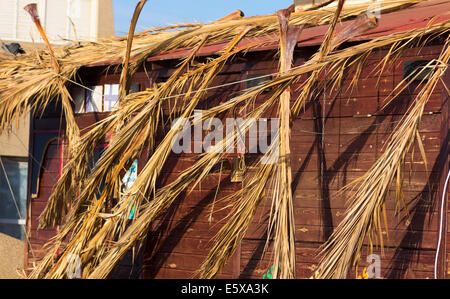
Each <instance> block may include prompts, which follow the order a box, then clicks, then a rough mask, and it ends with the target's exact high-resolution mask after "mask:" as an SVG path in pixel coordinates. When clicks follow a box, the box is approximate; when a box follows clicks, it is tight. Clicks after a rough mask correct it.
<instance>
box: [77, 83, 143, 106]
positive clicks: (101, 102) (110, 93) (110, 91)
mask: <svg viewBox="0 0 450 299" xmlns="http://www.w3.org/2000/svg"><path fill="white" fill-rule="evenodd" d="M119 87H120V85H119V84H103V85H96V86H88V89H85V88H82V87H80V86H74V87H73V88H72V90H71V94H72V97H73V100H74V101H75V113H76V114H80V113H90V112H110V111H114V110H115V109H116V108H117V102H118V101H119ZM139 90H140V84H137V83H135V84H132V85H131V87H130V93H135V92H139Z"/></svg>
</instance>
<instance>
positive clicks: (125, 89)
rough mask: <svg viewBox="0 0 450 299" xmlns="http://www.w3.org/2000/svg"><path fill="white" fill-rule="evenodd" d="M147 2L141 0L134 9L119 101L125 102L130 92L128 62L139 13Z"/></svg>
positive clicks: (121, 77) (121, 78) (121, 76)
mask: <svg viewBox="0 0 450 299" xmlns="http://www.w3.org/2000/svg"><path fill="white" fill-rule="evenodd" d="M146 2H147V0H141V1H139V3H138V4H137V5H136V8H135V9H134V14H133V17H132V18H131V24H130V30H129V32H128V38H127V50H126V53H125V59H124V61H123V69H122V74H121V75H120V90H119V102H123V100H124V99H125V96H126V95H127V94H128V91H129V89H130V84H131V76H130V74H129V72H128V67H129V65H128V64H129V63H130V58H131V57H130V56H131V48H132V47H133V38H134V33H135V30H136V24H137V21H138V20H139V15H140V14H141V11H142V9H143V8H144V5H145V3H146Z"/></svg>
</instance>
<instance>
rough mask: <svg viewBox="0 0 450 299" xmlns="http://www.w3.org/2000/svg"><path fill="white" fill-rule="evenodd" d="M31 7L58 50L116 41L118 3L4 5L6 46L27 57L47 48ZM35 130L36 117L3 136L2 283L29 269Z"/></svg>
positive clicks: (50, 0)
mask: <svg viewBox="0 0 450 299" xmlns="http://www.w3.org/2000/svg"><path fill="white" fill-rule="evenodd" d="M30 3H37V5H38V10H39V16H40V19H41V23H42V25H43V27H44V29H45V31H46V33H47V35H48V38H49V40H50V42H51V43H52V44H54V45H58V44H64V43H67V41H65V40H90V41H96V40H99V39H102V38H109V37H112V36H114V14H113V5H112V0H0V39H1V40H2V41H3V42H5V43H10V42H18V43H20V44H21V45H22V47H23V48H24V49H25V51H28V50H29V49H32V48H44V47H45V46H44V45H43V44H42V42H43V41H42V39H41V37H40V35H39V33H38V31H37V30H36V28H35V25H34V23H33V22H32V21H31V18H30V16H29V15H28V13H27V12H26V11H25V10H24V9H23V8H24V7H25V6H26V5H28V4H30ZM1 51H2V49H1V48H0V52H1ZM3 57H5V56H3ZM0 59H4V58H2V57H0ZM29 127H30V117H29V116H28V115H24V116H23V117H22V119H20V120H18V121H17V126H14V128H12V130H11V131H10V132H3V134H1V135H0V279H2V278H16V277H17V274H16V271H15V270H16V269H21V268H23V261H24V259H23V252H24V251H23V243H24V240H25V211H26V204H27V197H26V194H27V192H26V191H27V183H28V159H29V151H28V143H29V142H28V141H29ZM33 158H34V157H33V156H32V158H31V159H33ZM21 248H22V249H21Z"/></svg>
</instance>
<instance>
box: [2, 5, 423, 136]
mask: <svg viewBox="0 0 450 299" xmlns="http://www.w3.org/2000/svg"><path fill="white" fill-rule="evenodd" d="M422 1H424V0H414V1H406V0H405V1H382V2H381V7H382V12H383V11H391V10H395V9H400V8H403V7H404V6H405V5H412V4H415V3H420V2H422ZM366 10H367V5H359V6H351V7H348V8H345V9H344V10H343V13H342V19H343V20H346V19H352V18H355V17H356V16H358V15H360V14H361V13H362V12H364V11H366ZM333 15H334V10H329V9H327V7H324V8H323V9H321V10H312V11H304V12H298V13H294V14H293V17H292V20H291V22H292V24H293V25H304V26H305V27H311V26H317V25H323V24H327V23H329V22H330V20H331V19H332V17H333ZM246 26H252V30H251V31H250V32H248V34H247V36H248V37H254V38H257V37H262V36H267V35H269V34H272V33H275V32H277V30H278V24H277V18H276V16H275V15H273V16H258V17H250V18H243V19H239V20H231V21H227V22H220V23H212V24H194V25H192V26H189V24H187V25H184V26H183V27H185V28H186V29H181V30H172V29H174V28H173V27H170V28H160V29H159V30H154V31H152V32H149V31H147V32H144V33H141V34H136V35H135V37H134V39H133V47H132V49H131V54H130V56H131V57H133V60H132V61H131V63H130V66H129V70H128V74H129V76H132V75H133V74H134V73H135V71H136V70H137V69H138V68H139V67H140V66H141V65H142V63H143V62H144V61H145V59H146V58H147V57H150V56H153V55H156V54H160V53H163V52H167V51H172V50H175V49H179V48H189V47H195V46H196V44H197V42H198V37H199V36H204V35H207V36H208V37H209V38H208V40H209V42H211V43H215V42H223V41H229V40H232V39H233V37H234V36H236V35H237V34H239V32H241V31H242V30H243V28H244V27H246ZM164 30H165V31H164ZM126 42H127V41H126V40H125V39H123V38H117V39H110V40H102V41H101V42H83V43H76V44H75V45H73V46H68V47H65V48H62V49H57V50H56V51H55V56H56V58H57V60H58V63H59V66H60V72H59V73H58V74H55V73H54V71H51V70H50V69H49V67H48V65H49V64H51V60H52V58H51V54H49V53H47V52H33V53H30V54H27V55H22V56H21V57H20V58H17V59H14V60H9V59H7V60H1V61H0V69H1V70H2V74H1V75H0V76H1V78H2V80H1V81H0V98H1V100H0V112H2V113H1V114H0V129H1V130H3V129H6V128H7V127H9V126H11V125H12V124H13V122H14V120H15V119H16V118H17V117H19V116H20V115H22V114H24V113H27V112H29V111H33V112H37V111H39V110H42V109H44V108H45V107H47V106H48V105H49V104H50V103H52V101H53V100H54V99H55V98H56V97H57V96H58V95H59V94H60V86H59V83H58V82H59V80H60V79H61V78H62V79H64V81H65V80H74V79H76V73H77V71H78V70H79V69H80V68H81V67H83V66H88V65H92V64H95V63H98V62H99V61H112V62H114V61H116V62H117V63H120V60H121V59H122V58H123V57H124V56H126V55H125V53H126V50H124V48H126Z"/></svg>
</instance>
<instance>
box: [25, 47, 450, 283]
mask: <svg viewBox="0 0 450 299" xmlns="http://www.w3.org/2000/svg"><path fill="white" fill-rule="evenodd" d="M441 49H442V47H441V46H429V47H425V48H423V49H421V50H420V51H419V50H418V49H412V50H406V51H405V52H403V54H402V57H401V58H399V59H398V60H397V61H396V62H392V63H389V64H388V65H387V66H386V68H385V70H384V72H383V74H382V75H381V78H380V81H379V85H377V82H378V77H377V76H376V74H375V73H374V72H373V70H374V69H376V67H377V64H378V63H379V61H380V59H381V58H383V57H384V55H386V53H387V52H386V51H375V52H374V53H373V54H372V55H371V56H370V57H369V58H368V60H367V62H366V64H365V66H364V68H363V73H362V74H361V79H360V80H359V83H358V86H357V87H356V88H355V89H347V88H342V89H341V91H340V92H333V91H329V90H327V91H326V93H325V94H326V98H325V113H326V118H325V128H324V131H325V134H324V135H323V136H322V134H321V132H322V121H323V116H322V109H323V108H324V107H322V104H323V101H324V98H323V96H322V97H320V98H319V99H318V100H317V101H315V102H312V103H308V104H307V105H306V107H305V111H304V112H303V113H302V114H301V115H300V117H299V118H298V119H297V120H296V121H295V122H294V125H293V129H292V137H291V147H292V149H291V151H292V157H291V161H292V170H293V178H294V186H293V188H294V191H295V192H294V208H295V216H296V245H297V277H298V278H306V277H310V276H311V275H312V274H313V273H314V270H315V269H316V266H317V263H318V259H317V253H318V249H319V247H320V245H322V244H323V242H324V241H325V240H326V239H327V238H328V237H329V236H330V234H331V233H332V231H333V230H334V229H335V228H336V226H337V225H338V224H339V222H340V221H341V220H342V219H343V217H344V215H345V209H346V207H347V203H346V199H347V198H348V197H349V193H347V194H344V195H343V196H342V195H341V196H339V195H337V191H338V190H339V189H340V188H342V187H343V186H345V185H346V184H348V183H350V182H351V181H352V180H354V179H356V178H358V177H360V176H361V175H362V174H363V173H364V172H365V171H367V170H368V169H369V168H370V167H371V166H372V165H373V163H374V162H375V161H376V159H377V158H379V157H380V155H381V154H382V153H383V146H384V145H385V144H386V142H387V141H388V138H389V134H390V133H391V132H392V131H393V129H394V127H395V125H396V124H397V123H398V121H399V120H400V119H401V117H402V116H403V115H404V113H405V112H406V109H407V108H408V106H409V104H410V103H411V100H412V99H413V96H414V95H415V94H416V92H415V91H414V90H413V89H410V90H407V91H406V92H404V93H403V94H402V96H401V97H399V98H398V99H396V100H395V101H394V102H393V103H392V104H391V105H389V106H388V107H386V108H385V109H383V110H381V108H382V106H383V103H384V100H385V99H386V97H388V96H389V94H390V92H391V91H392V89H393V88H394V87H395V86H396V84H398V83H399V82H400V81H401V80H402V74H403V62H404V61H409V60H419V59H433V58H437V56H438V55H439V53H440V51H441ZM303 50H304V49H302V51H299V52H298V53H297V54H296V56H297V59H296V65H298V64H300V63H301V62H302V61H304V59H305V58H306V55H305V56H303V54H304V53H306V50H304V51H303ZM271 55H272V54H270V53H269V54H268V55H265V56H262V55H261V56H258V55H253V56H251V59H250V58H248V61H239V60H237V61H235V63H233V64H230V65H227V66H226V67H225V68H224V71H223V73H222V74H221V75H220V76H218V78H216V79H215V82H214V83H213V85H218V84H222V83H226V82H231V81H235V80H240V79H243V78H245V74H246V73H250V74H259V73H261V74H270V73H272V72H274V71H275V70H276V67H277V60H276V57H272V56H271ZM149 69H152V71H150V74H151V75H152V76H154V77H156V76H159V77H167V76H169V74H170V73H171V72H173V69H172V68H167V67H165V66H164V63H163V62H160V65H159V66H158V65H154V66H153V67H150V68H149ZM141 76H143V78H144V75H141ZM110 78H111V77H110ZM446 78H447V79H446V80H447V82H450V81H449V75H448V74H447V77H446ZM350 80H351V72H350V73H349V74H347V75H346V79H345V80H344V81H343V86H344V87H345V86H348V83H349V82H350ZM94 81H95V80H94ZM147 87H149V86H147ZM243 88H244V86H243V85H242V84H241V85H239V86H231V87H227V88H221V89H218V90H215V91H211V92H210V93H208V99H207V100H204V101H202V102H201V103H200V105H199V107H198V108H199V109H207V108H210V107H212V106H213V105H217V104H219V103H221V102H223V101H225V100H227V99H229V98H230V97H231V96H232V95H234V94H235V93H236V92H238V91H239V90H240V89H243ZM294 90H295V89H294ZM295 94H296V92H295V91H294V96H293V98H295ZM443 95H444V96H443ZM263 100H264V97H261V98H260V99H259V100H258V101H263ZM425 110H426V114H425V115H424V117H423V120H422V124H421V127H420V133H421V136H422V139H423V143H424V146H425V151H426V155H427V161H428V170H429V173H427V172H426V169H425V165H424V163H423V161H422V159H421V156H420V151H419V150H418V149H417V148H416V150H415V155H414V159H411V158H410V155H409V156H408V160H407V165H406V166H407V167H406V168H409V167H410V166H412V167H413V170H414V172H413V175H412V176H411V179H410V180H408V179H406V180H405V185H404V190H405V197H406V201H407V202H408V203H409V208H410V212H411V217H410V220H409V221H404V219H402V218H404V216H405V214H404V213H401V214H400V215H399V216H395V215H394V212H395V201H394V199H393V196H391V197H392V198H390V199H389V200H388V202H387V213H388V222H389V240H388V239H386V240H385V250H384V253H385V254H384V256H382V257H381V265H382V273H381V274H382V276H383V277H385V278H431V277H433V271H434V258H435V254H436V245H437V239H438V225H439V199H440V196H441V194H439V190H441V189H442V177H443V173H444V172H445V174H446V171H448V138H449V137H448V127H449V125H448V121H449V117H448V116H449V104H448V95H447V94H446V91H445V90H444V89H443V88H442V85H440V86H439V87H438V88H437V89H436V91H435V93H434V94H433V96H432V98H431V100H430V102H429V103H428V104H427V106H426V109H425ZM167 111H168V108H167V107H165V112H167ZM368 115H371V116H370V117H368ZM94 116H95V115H81V116H79V120H80V124H81V123H82V124H83V125H82V126H83V127H84V126H87V125H89V124H92V123H94V122H95V121H98V119H97V117H94ZM322 137H323V141H322ZM322 142H323V144H324V147H322ZM56 154H57V152H55V151H49V153H48V157H47V159H48V160H49V161H48V162H47V163H49V165H52V163H53V162H52V161H53V160H55V159H57V156H54V155H56ZM231 158H232V156H230V157H229V160H231ZM145 160H146V159H144V158H142V159H141V160H140V161H139V162H140V163H139V164H140V167H139V168H140V169H141V168H142V166H143V165H144V163H145ZM195 160H196V159H195V156H194V155H189V154H183V155H174V154H172V155H171V156H170V158H169V160H168V161H167V163H166V165H165V167H164V170H163V172H162V175H161V177H160V179H159V184H160V185H161V186H162V185H164V184H167V183H169V182H171V181H173V180H174V179H175V178H177V177H178V176H179V174H180V173H181V172H182V171H183V170H185V169H187V168H188V167H189V166H191V165H193V163H194V162H195ZM141 165H142V166H141ZM51 167H53V166H51ZM51 167H50V168H51ZM322 167H323V169H324V172H323V176H321V172H320V169H321V168H322ZM52 169H53V168H51V169H50V170H49V171H48V173H47V172H46V171H44V173H43V178H42V180H41V183H42V184H44V183H45V184H49V186H47V185H42V186H41V191H42V192H41V196H40V197H39V199H37V200H33V201H32V203H31V204H32V215H36V216H32V219H31V220H32V221H31V231H32V232H33V231H34V235H33V233H32V237H33V236H34V239H32V243H33V246H35V247H36V250H38V249H40V246H41V244H43V243H44V241H45V240H46V238H47V237H50V236H52V235H53V233H54V232H53V231H48V232H46V231H43V232H42V233H41V232H37V231H36V221H35V218H36V217H37V215H38V214H39V213H40V212H41V211H42V209H43V208H44V205H45V202H46V201H47V200H48V196H49V195H50V192H51V187H52V186H51V184H53V183H54V179H55V176H54V173H53V172H54V169H53V170H52ZM224 169H225V170H224V172H223V173H222V174H221V175H220V178H221V182H220V188H221V189H220V190H221V191H220V192H219V194H218V197H217V198H216V201H217V200H219V199H220V198H223V197H225V196H227V195H229V194H232V193H233V192H236V190H239V188H241V184H239V183H231V182H230V177H229V169H230V165H229V162H227V163H224ZM52 173H53V174H52ZM251 173H252V170H251V169H249V170H248V172H247V178H248V177H249V175H250V174H251ZM405 174H406V175H408V172H405ZM47 176H48V178H46V177H47ZM321 177H323V179H320V178H321ZM52 179H53V181H52ZM218 181H219V174H218V173H214V174H211V175H209V176H208V177H207V179H206V180H205V181H204V182H202V184H201V185H200V186H197V187H196V188H195V189H194V190H191V192H186V193H184V194H182V195H181V196H180V197H179V198H178V199H177V200H176V204H175V205H174V206H172V207H171V208H170V209H169V211H168V212H167V213H165V214H164V215H163V216H162V217H160V219H159V220H158V221H157V222H156V223H154V225H153V226H152V228H151V230H150V231H149V236H148V238H147V241H146V245H145V253H144V271H143V277H145V278H190V277H193V276H194V275H195V273H196V271H197V270H198V269H199V265H200V264H201V263H202V262H203V260H204V259H205V257H206V256H207V254H208V252H209V249H210V248H211V247H212V243H211V242H212V241H211V239H212V237H214V235H215V234H216V233H217V231H218V230H219V229H220V228H221V227H222V225H223V223H224V221H226V220H224V218H225V216H226V215H227V212H228V210H224V211H219V209H220V207H222V206H221V205H223V204H222V203H216V205H215V209H214V210H215V213H214V214H212V221H211V223H210V221H209V218H210V215H211V214H210V207H209V205H210V204H211V203H212V202H213V201H214V199H215V193H216V188H217V183H218ZM393 190H394V189H393ZM269 209H270V202H267V201H263V202H262V204H261V206H260V208H259V209H258V212H257V214H256V215H255V217H254V219H253V222H252V224H251V226H250V228H249V230H248V232H247V234H246V236H245V238H244V240H243V242H242V244H241V245H240V246H239V247H238V249H237V250H236V252H235V254H234V256H233V257H232V258H230V260H229V261H228V263H227V265H226V266H225V268H224V271H223V273H221V275H220V276H219V277H220V278H262V276H263V274H265V273H266V272H267V270H269V269H270V267H271V265H272V264H271V263H272V261H271V251H270V250H271V249H270V248H269V252H268V253H266V255H265V256H263V255H262V251H263V249H264V245H265V242H266V239H265V234H266V229H267V217H268V216H269V215H268V213H269ZM220 220H221V221H220ZM446 231H447V229H446V228H445V232H446ZM447 242H448V238H446V241H445V245H446V244H447ZM447 247H448V246H445V247H444V249H443V250H444V251H443V253H441V264H440V265H441V266H440V267H441V268H442V269H447V268H446V267H445V265H446V256H447V254H446V253H447V252H446V251H447V249H446V248H447ZM375 253H379V254H380V255H381V253H380V251H379V250H378V249H376V250H375ZM365 258H366V256H363V258H362V261H361V267H360V269H359V273H361V272H362V268H363V267H364V266H366V265H367V263H365ZM29 260H30V261H31V259H29ZM442 269H441V272H446V271H442ZM447 271H449V273H450V268H448V270H447ZM349 277H354V273H351V274H350V276H349Z"/></svg>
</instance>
